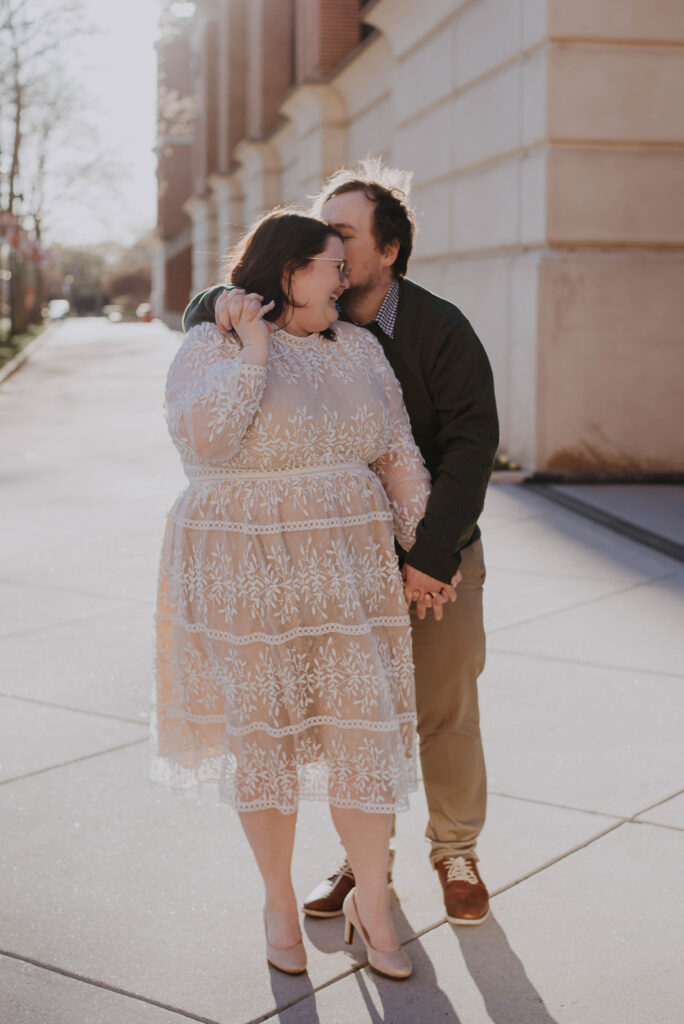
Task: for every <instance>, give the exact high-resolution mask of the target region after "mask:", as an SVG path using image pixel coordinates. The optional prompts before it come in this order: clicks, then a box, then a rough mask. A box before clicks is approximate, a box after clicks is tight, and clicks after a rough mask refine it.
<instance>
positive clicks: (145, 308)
mask: <svg viewBox="0 0 684 1024" xmlns="http://www.w3.org/2000/svg"><path fill="white" fill-rule="evenodd" d="M135 315H136V316H137V318H138V320H142V321H143V323H145V324H149V322H150V320H151V319H152V307H151V306H150V304H149V302H141V303H140V305H139V306H138V308H137V309H136V311H135Z"/></svg>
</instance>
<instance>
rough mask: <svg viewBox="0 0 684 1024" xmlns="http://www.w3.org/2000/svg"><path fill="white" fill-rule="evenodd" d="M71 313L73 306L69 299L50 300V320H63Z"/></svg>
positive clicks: (48, 310) (48, 312) (48, 313)
mask: <svg viewBox="0 0 684 1024" xmlns="http://www.w3.org/2000/svg"><path fill="white" fill-rule="evenodd" d="M70 312H71V304H70V302H69V300H68V299H50V301H49V302H48V308H47V317H48V320H63V319H64V318H65V317H66V316H69V313H70Z"/></svg>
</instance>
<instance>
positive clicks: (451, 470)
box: [406, 317, 499, 582]
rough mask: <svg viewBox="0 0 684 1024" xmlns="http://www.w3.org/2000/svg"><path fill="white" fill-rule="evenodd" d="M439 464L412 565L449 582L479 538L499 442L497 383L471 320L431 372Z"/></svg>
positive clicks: (450, 339) (453, 334)
mask: <svg viewBox="0 0 684 1024" xmlns="http://www.w3.org/2000/svg"><path fill="white" fill-rule="evenodd" d="M427 384H428V388H429V390H430V394H431V398H432V403H433V408H434V413H435V416H436V420H437V430H436V440H437V445H438V449H439V452H440V460H439V464H438V466H437V470H436V472H435V473H434V479H433V484H432V492H431V494H430V499H429V501H428V505H427V509H426V512H425V516H424V518H423V520H422V522H421V523H419V524H418V528H417V530H416V541H415V544H414V545H413V547H412V548H411V551H410V552H409V554H408V555H407V556H406V561H407V563H408V564H409V565H412V566H414V568H416V569H419V570H420V571H421V572H424V573H427V574H428V575H429V576H433V577H434V578H435V579H439V580H442V581H444V582H449V581H450V580H451V578H452V576H453V575H454V573H455V572H456V571H457V569H458V567H459V565H460V563H461V555H460V550H461V548H462V547H464V545H466V544H467V543H468V541H469V540H470V539H471V537H472V536H473V533H474V531H475V528H476V526H477V520H478V518H479V516H480V514H481V512H482V508H483V506H484V499H485V492H486V490H487V484H488V482H489V477H490V475H491V471H492V466H493V463H494V456H495V455H496V449H497V446H498V443H499V424H498V417H497V412H496V400H495V396H494V381H493V377H492V371H491V367H490V365H489V360H488V358H487V354H486V352H485V350H484V348H483V346H482V343H481V342H480V340H479V338H478V337H477V335H476V334H475V331H474V330H473V328H472V326H471V325H470V323H469V322H468V320H467V319H466V318H465V317H463V319H462V320H461V321H460V322H459V323H458V324H456V325H455V327H454V328H452V330H451V331H450V332H448V333H447V335H446V336H445V338H444V340H443V342H442V343H441V345H440V347H439V350H438V351H437V353H436V355H435V357H434V358H433V359H431V361H430V366H429V372H428V381H427Z"/></svg>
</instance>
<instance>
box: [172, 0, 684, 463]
mask: <svg viewBox="0 0 684 1024" xmlns="http://www.w3.org/2000/svg"><path fill="white" fill-rule="evenodd" d="M226 2H227V0H226ZM306 3H309V0H306ZM257 6H258V7H259V9H260V10H261V11H263V10H265V8H266V6H268V5H267V3H266V0H260V4H259V5H257ZM305 6H306V4H305V3H304V2H302V4H300V7H299V10H300V11H301V10H303V9H304V7H305ZM328 6H329V5H328ZM297 9H298V8H297V7H296V5H295V7H293V8H292V10H293V11H294V10H297ZM331 9H332V8H331ZM350 9H351V8H350ZM254 10H256V8H254ZM254 10H252V8H251V7H250V12H251V13H250V17H254V16H255V15H254ZM362 15H363V18H364V20H365V22H366V23H367V24H370V25H372V26H373V27H374V28H375V30H376V31H375V34H374V35H371V36H370V37H368V38H366V39H365V41H364V42H363V43H362V44H361V45H360V46H359V47H357V49H356V50H354V52H353V53H352V54H351V55H350V56H348V57H347V58H345V59H344V60H343V61H342V63H341V64H340V65H339V66H338V68H337V69H336V70H335V71H333V72H332V73H331V74H329V75H328V76H327V77H325V76H324V77H323V78H321V77H319V78H318V79H308V80H307V79H306V74H307V73H308V71H307V63H306V61H303V60H301V59H299V62H298V64H297V72H298V75H299V80H298V81H297V82H295V84H293V85H291V86H290V87H288V88H287V89H285V88H284V87H282V88H281V95H280V97H279V99H278V102H277V104H276V97H275V92H274V91H273V90H274V89H275V85H273V83H271V87H272V92H271V93H270V94H269V95H270V96H271V102H272V106H271V107H270V108H269V109H270V111H271V113H270V114H269V117H270V123H272V124H273V127H272V128H271V129H270V130H268V131H264V132H262V133H261V134H260V135H258V134H257V137H255V133H254V131H251V133H250V130H249V117H248V124H247V137H243V139H242V141H240V142H239V144H238V145H237V146H236V147H234V148H233V150H232V153H231V155H230V158H229V159H226V160H225V162H224V164H223V166H224V167H225V173H220V174H218V175H214V176H213V178H212V179H210V181H211V183H212V191H213V200H212V202H211V203H208V204H206V205H203V206H201V207H200V206H198V205H197V204H195V206H194V207H193V210H192V214H193V220H194V221H195V222H196V223H195V232H196V235H197V238H198V240H199V237H200V235H203V237H204V240H205V244H207V243H208V242H209V243H211V244H215V245H216V246H218V251H219V252H221V253H223V252H225V251H226V249H227V248H228V247H229V244H228V243H230V244H232V243H233V242H234V241H235V240H236V238H237V237H238V235H239V233H240V231H241V229H242V228H243V227H244V226H246V225H247V224H249V223H251V222H252V221H253V220H254V219H255V218H256V217H258V216H260V214H261V213H262V212H263V211H264V210H266V209H268V208H270V207H272V206H274V205H276V204H277V203H289V202H297V203H306V201H307V197H310V196H311V195H313V194H314V193H315V192H316V191H317V190H318V189H319V188H320V185H321V183H322V181H323V180H324V179H325V177H326V176H327V175H328V174H329V173H331V172H332V171H334V170H335V169H336V168H337V167H339V166H341V165H343V164H350V163H353V162H354V161H356V160H357V159H359V158H361V157H364V156H366V155H367V154H369V153H372V154H377V155H380V156H382V157H383V158H384V159H385V160H386V161H387V162H388V163H391V164H395V165H398V166H402V167H406V168H410V169H412V170H413V171H414V180H413V200H414V204H415V206H416V210H417V213H418V217H419V224H420V230H419V233H418V237H417V240H416V247H415V250H414V255H413V257H412V260H411V265H410V274H411V276H412V277H413V278H414V279H416V280H418V281H420V282H421V283H423V284H425V285H426V286H427V287H429V288H432V289H433V290H435V291H437V292H439V293H440V294H442V295H444V296H446V297H447V298H449V299H451V300H452V301H453V302H455V303H456V304H457V305H458V306H460V307H461V308H462V309H463V311H464V312H465V313H466V315H468V316H469V318H470V319H471V320H472V322H473V324H474V326H475V328H476V330H477V332H478V334H479V335H480V337H481V338H482V341H483V343H484V344H485V347H486V349H487V351H488V353H489V356H490V359H491V361H492V365H493V368H494V375H495V380H496V387H497V396H498V402H499V408H500V414H501V427H502V449H503V450H504V451H506V452H507V453H508V454H509V455H510V456H511V457H513V458H515V459H516V460H517V461H518V462H520V463H522V464H523V465H524V466H526V467H529V468H530V469H537V470H541V471H552V472H569V473H574V472H585V471H590V472H594V471H600V472H623V471H632V470H634V471H641V472H644V471H646V472H650V471H653V472H671V471H673V470H682V469H684V444H682V442H681V441H680V437H679V433H680V432H678V430H677V428H676V424H677V422H678V417H679V404H680V402H681V399H680V397H679V396H680V395H681V393H682V390H683V385H684V379H682V374H683V373H684V367H683V360H682V357H681V333H682V332H681V327H680V324H681V323H682V321H683V317H682V313H684V309H683V308H682V307H683V305H684V288H682V286H681V282H682V281H684V274H683V273H682V271H684V202H683V201H682V200H683V199H684V188H683V185H684V105H683V104H682V102H681V97H682V95H684V5H682V3H681V0H572V2H569V0H431V2H430V3H429V4H417V3H415V0H375V2H371V3H367V4H365V5H363V8H362ZM323 23H324V22H323V21H321V22H320V24H323ZM318 24H319V23H318V22H317V25H318ZM301 31H303V30H302V29H301V26H300V36H301ZM295 35H296V34H295ZM321 52H322V51H321ZM315 63H316V62H314V64H315ZM265 66H266V65H262V64H259V62H257V64H256V65H255V67H256V69H257V70H258V71H259V73H260V74H262V75H263V71H264V67H265ZM311 66H312V67H313V64H312V65H311ZM318 67H319V65H318V64H316V68H315V70H317V69H318ZM252 73H256V72H255V70H254V68H253V69H252ZM302 76H303V78H302ZM248 84H249V69H248ZM248 114H249V111H248ZM255 123H256V121H255V118H254V115H253V120H252V127H254V124H255ZM212 209H213V211H214V214H213V216H215V217H216V218H217V221H218V224H217V225H215V227H214V228H213V229H211V227H210V225H209V224H208V222H207V217H210V216H211V215H212V214H211V211H212ZM212 230H213V235H212ZM214 238H215V241H214ZM204 269H206V267H203V265H202V261H201V260H196V261H195V279H196V280H197V282H198V285H199V275H200V274H201V273H202V272H203V270H204ZM213 272H215V268H214V270H213Z"/></svg>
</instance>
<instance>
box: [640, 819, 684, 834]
mask: <svg viewBox="0 0 684 1024" xmlns="http://www.w3.org/2000/svg"><path fill="white" fill-rule="evenodd" d="M630 825H650V826H651V828H667V829H669V830H670V831H671V832H684V827H682V826H681V825H664V824H663V823H662V821H630Z"/></svg>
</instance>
